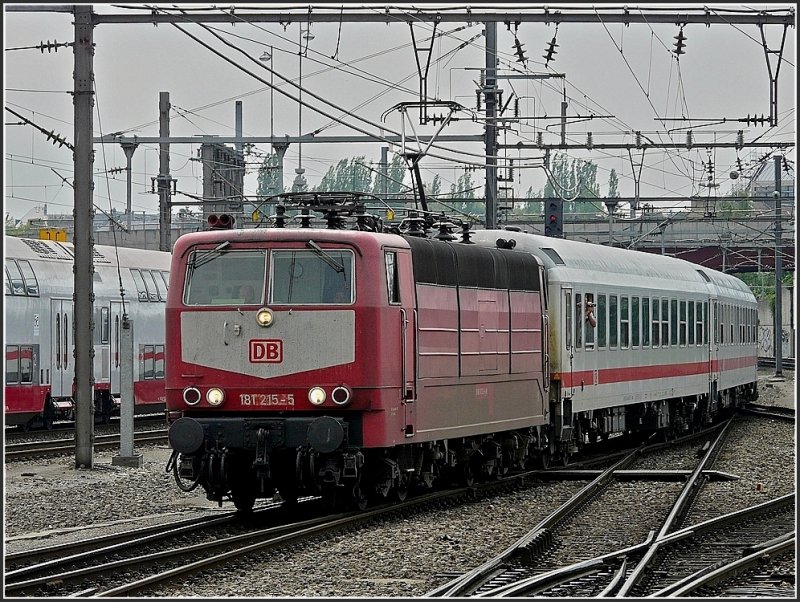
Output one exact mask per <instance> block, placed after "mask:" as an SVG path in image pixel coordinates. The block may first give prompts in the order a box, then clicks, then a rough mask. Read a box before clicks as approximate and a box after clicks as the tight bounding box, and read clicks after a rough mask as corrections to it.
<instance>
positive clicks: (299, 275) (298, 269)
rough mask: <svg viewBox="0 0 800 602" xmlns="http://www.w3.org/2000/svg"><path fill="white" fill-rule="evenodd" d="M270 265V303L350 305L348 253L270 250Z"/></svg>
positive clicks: (351, 294)
mask: <svg viewBox="0 0 800 602" xmlns="http://www.w3.org/2000/svg"><path fill="white" fill-rule="evenodd" d="M271 263H272V270H271V273H270V285H269V289H270V303H275V304H284V305H289V304H295V303H297V304H309V305H320V304H333V305H350V304H351V303H352V302H353V291H354V289H353V263H354V256H353V252H352V251H349V250H345V249H319V251H318V250H317V249H314V250H312V251H306V250H302V251H273V252H272V262H271Z"/></svg>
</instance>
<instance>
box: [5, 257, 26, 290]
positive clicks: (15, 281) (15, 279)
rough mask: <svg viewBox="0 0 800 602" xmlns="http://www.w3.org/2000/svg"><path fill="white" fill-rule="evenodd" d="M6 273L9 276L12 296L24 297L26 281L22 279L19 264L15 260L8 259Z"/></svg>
mask: <svg viewBox="0 0 800 602" xmlns="http://www.w3.org/2000/svg"><path fill="white" fill-rule="evenodd" d="M6 273H7V274H8V281H9V282H10V283H11V294H12V295H24V294H25V280H24V279H23V278H22V273H21V272H20V271H19V266H18V265H17V262H16V261H14V260H13V259H6Z"/></svg>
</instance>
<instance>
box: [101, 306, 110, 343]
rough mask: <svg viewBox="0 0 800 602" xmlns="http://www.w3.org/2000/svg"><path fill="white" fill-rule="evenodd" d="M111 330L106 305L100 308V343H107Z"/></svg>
mask: <svg viewBox="0 0 800 602" xmlns="http://www.w3.org/2000/svg"><path fill="white" fill-rule="evenodd" d="M110 332H111V317H110V315H109V309H108V308H107V307H101V308H100V343H101V344H107V343H108V341H109V338H110V335H109V333H110Z"/></svg>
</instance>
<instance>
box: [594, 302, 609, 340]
mask: <svg viewBox="0 0 800 602" xmlns="http://www.w3.org/2000/svg"><path fill="white" fill-rule="evenodd" d="M607 328H608V320H607V319H606V296H605V295H597V347H598V348H599V349H605V347H606V332H607ZM590 330H593V329H590Z"/></svg>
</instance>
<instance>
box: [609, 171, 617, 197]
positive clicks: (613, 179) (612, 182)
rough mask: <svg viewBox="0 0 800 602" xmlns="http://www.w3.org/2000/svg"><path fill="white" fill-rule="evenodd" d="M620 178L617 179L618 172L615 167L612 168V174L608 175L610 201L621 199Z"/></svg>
mask: <svg viewBox="0 0 800 602" xmlns="http://www.w3.org/2000/svg"><path fill="white" fill-rule="evenodd" d="M618 187H619V177H617V170H616V169H614V168H613V167H612V168H611V173H609V174H608V198H610V199H618V198H619V190H618V189H617V188H618Z"/></svg>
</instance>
